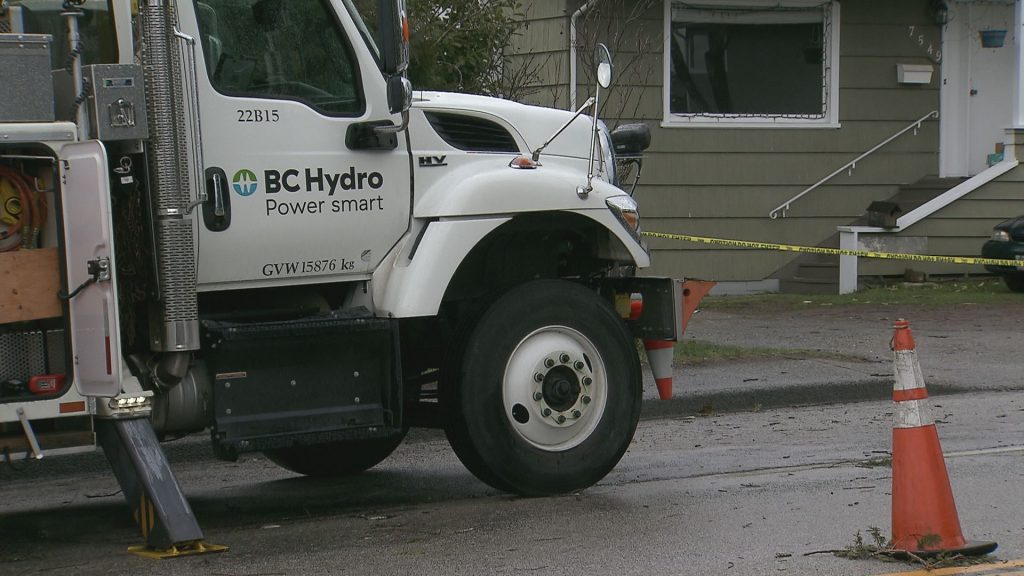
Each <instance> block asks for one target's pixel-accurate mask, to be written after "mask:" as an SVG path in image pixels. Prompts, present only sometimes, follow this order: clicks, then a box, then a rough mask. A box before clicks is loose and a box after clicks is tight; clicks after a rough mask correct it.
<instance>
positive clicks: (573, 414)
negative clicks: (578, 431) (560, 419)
mask: <svg viewBox="0 0 1024 576" xmlns="http://www.w3.org/2000/svg"><path fill="white" fill-rule="evenodd" d="M580 416H583V412H580V411H579V410H573V411H572V417H573V418H579V417H580Z"/></svg>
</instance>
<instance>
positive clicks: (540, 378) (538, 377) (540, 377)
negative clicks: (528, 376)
mask: <svg viewBox="0 0 1024 576" xmlns="http://www.w3.org/2000/svg"><path fill="white" fill-rule="evenodd" d="M533 379H534V380H535V381H537V382H543V381H544V375H543V374H541V373H540V372H537V373H536V374H534V375H533Z"/></svg>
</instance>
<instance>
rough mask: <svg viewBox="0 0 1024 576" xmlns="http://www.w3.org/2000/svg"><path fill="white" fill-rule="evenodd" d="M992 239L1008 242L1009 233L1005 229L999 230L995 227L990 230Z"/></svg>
mask: <svg viewBox="0 0 1024 576" xmlns="http://www.w3.org/2000/svg"><path fill="white" fill-rule="evenodd" d="M992 239H993V240H995V241H996V242H1009V241H1010V233H1009V232H1007V231H1006V230H1000V229H998V228H996V229H995V230H993V231H992Z"/></svg>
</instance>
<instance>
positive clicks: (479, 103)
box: [412, 91, 593, 158]
mask: <svg viewBox="0 0 1024 576" xmlns="http://www.w3.org/2000/svg"><path fill="white" fill-rule="evenodd" d="M413 97H414V99H413V105H412V106H413V108H414V109H418V110H423V111H438V112H442V111H443V112H451V113H456V114H471V115H484V116H490V117H492V118H496V119H499V120H501V121H503V122H502V123H504V124H506V125H507V126H508V127H509V128H511V129H512V130H513V131H514V133H517V134H518V136H519V137H520V139H522V140H523V141H524V142H525V144H526V147H527V149H528V150H531V151H532V150H536V149H537V148H538V147H539V146H540V145H541V144H543V143H544V142H545V141H546V140H547V139H548V138H550V137H551V136H552V135H553V134H554V133H555V131H556V130H558V128H560V127H561V126H562V124H564V123H565V122H567V121H568V120H569V119H570V118H572V115H573V113H572V112H569V111H567V110H558V109H555V108H544V107H541V106H530V105H528V104H520V103H518V102H512V101H510V100H503V99H501V98H492V97H489V96H476V95H472V94H456V93H453V92H426V91H417V92H415V93H414V95H413ZM592 121H593V120H592V119H591V117H590V116H585V115H584V116H580V117H579V118H577V119H576V120H575V121H574V122H573V123H572V124H571V125H570V126H569V127H568V128H567V129H566V130H565V132H563V133H562V134H561V135H559V136H558V138H556V139H555V141H554V142H552V143H551V144H550V145H549V146H548V147H547V148H545V149H544V155H553V156H572V157H576V158H587V157H588V156H589V153H588V151H587V147H588V146H589V145H590V129H591V127H592V124H591V123H592Z"/></svg>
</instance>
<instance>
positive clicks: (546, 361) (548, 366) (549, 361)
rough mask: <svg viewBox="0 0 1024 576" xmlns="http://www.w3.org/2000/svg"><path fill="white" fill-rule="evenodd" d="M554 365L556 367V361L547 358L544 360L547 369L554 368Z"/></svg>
mask: <svg viewBox="0 0 1024 576" xmlns="http://www.w3.org/2000/svg"><path fill="white" fill-rule="evenodd" d="M554 365H555V361H554V359H552V358H545V359H544V366H545V367H546V368H551V367H552V366H554Z"/></svg>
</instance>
